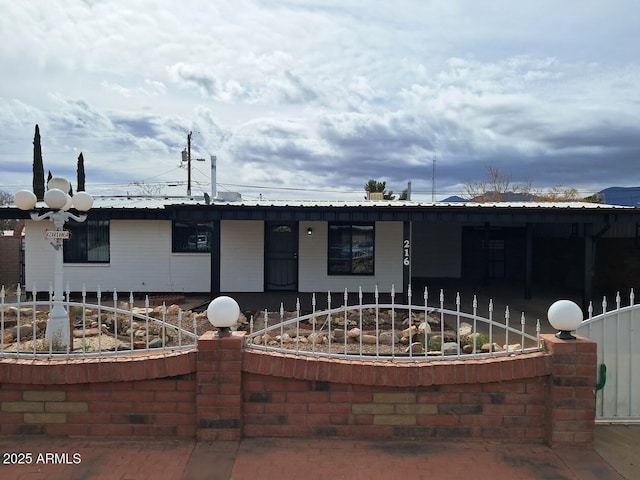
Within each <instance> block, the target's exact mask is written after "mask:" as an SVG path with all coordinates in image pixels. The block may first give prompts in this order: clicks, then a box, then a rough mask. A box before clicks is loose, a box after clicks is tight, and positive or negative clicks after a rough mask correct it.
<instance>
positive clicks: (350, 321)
mask: <svg viewBox="0 0 640 480" xmlns="http://www.w3.org/2000/svg"><path fill="white" fill-rule="evenodd" d="M352 296H353V295H352ZM380 296H381V295H380V294H379V292H378V289H377V288H376V289H375V292H374V299H375V302H374V303H367V304H365V303H364V302H363V293H362V288H360V289H359V290H358V294H357V297H358V303H356V304H353V305H349V297H350V296H349V292H348V291H347V290H346V289H345V291H344V294H343V301H344V302H343V304H342V305H341V306H339V307H333V308H332V307H331V297H332V295H331V292H328V293H327V309H325V310H320V311H319V310H317V309H316V305H317V303H316V296H315V294H313V296H312V300H311V312H310V313H306V314H303V313H302V310H301V305H300V301H299V299H298V300H297V301H296V306H295V312H293V313H291V314H289V313H288V312H285V308H284V305H283V304H281V306H280V311H279V312H277V313H275V317H276V318H275V320H274V323H273V324H270V319H271V316H272V314H270V312H268V311H267V310H265V311H264V312H263V313H262V315H261V317H260V318H258V319H254V318H253V317H252V318H251V321H250V331H249V334H248V335H247V345H248V348H254V349H262V350H271V351H278V352H283V353H294V354H295V355H311V356H330V357H349V358H353V357H360V358H376V359H395V360H405V359H406V360H417V359H426V360H445V359H447V360H450V359H453V358H455V359H465V358H476V357H483V356H498V355H517V354H521V353H528V352H533V351H539V350H540V349H541V342H540V322H539V321H536V323H535V334H532V333H528V332H527V331H526V322H525V315H524V313H522V314H521V316H520V317H519V318H518V320H517V327H515V326H512V320H511V319H510V312H509V307H507V308H506V310H505V312H504V317H503V318H502V319H501V320H496V319H495V318H494V312H493V302H492V301H490V302H489V305H488V312H489V316H488V318H486V317H482V316H480V315H478V302H477V299H476V296H474V298H473V301H472V303H471V306H472V313H465V312H462V311H461V299H460V295H459V294H457V295H456V309H455V310H450V309H446V308H445V307H444V302H445V298H444V291H443V290H441V291H440V294H439V296H438V301H439V304H438V306H430V305H429V292H428V290H427V289H426V288H425V290H424V292H423V295H422V299H423V304H421V305H416V304H413V303H412V291H411V286H410V285H409V286H408V288H407V300H408V301H407V304H398V303H396V301H395V300H396V299H395V296H396V295H395V289H394V288H393V287H392V288H391V294H390V300H389V302H387V303H381V301H380ZM288 316H292V318H287V317H288ZM256 321H258V322H260V323H261V325H260V328H258V329H256V328H255V327H256V325H255V323H256ZM465 323H466V325H464V324H465ZM345 325H346V327H345ZM465 342H467V347H464V346H463V344H464V343H465ZM483 345H484V346H485V350H486V351H482V347H483ZM487 346H488V348H487ZM467 352H468V353H467Z"/></svg>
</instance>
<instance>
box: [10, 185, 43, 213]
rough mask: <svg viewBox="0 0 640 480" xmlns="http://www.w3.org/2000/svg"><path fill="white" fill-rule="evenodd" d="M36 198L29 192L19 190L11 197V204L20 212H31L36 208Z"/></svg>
mask: <svg viewBox="0 0 640 480" xmlns="http://www.w3.org/2000/svg"><path fill="white" fill-rule="evenodd" d="M37 201H38V199H37V197H36V196H35V194H34V193H33V192H30V191H29V190H20V191H19V192H16V194H15V195H14V196H13V203H15V204H16V207H18V208H19V209H20V210H33V209H34V208H35V207H36V202H37Z"/></svg>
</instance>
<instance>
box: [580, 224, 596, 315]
mask: <svg viewBox="0 0 640 480" xmlns="http://www.w3.org/2000/svg"><path fill="white" fill-rule="evenodd" d="M583 235H584V272H583V282H584V283H583V288H582V310H583V311H584V312H586V311H587V308H588V306H589V301H590V300H591V295H592V287H593V285H592V278H593V237H592V236H591V224H590V223H585V224H584V229H583Z"/></svg>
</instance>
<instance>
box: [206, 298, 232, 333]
mask: <svg viewBox="0 0 640 480" xmlns="http://www.w3.org/2000/svg"><path fill="white" fill-rule="evenodd" d="M239 316H240V307H239V306H238V302H236V301H235V300H234V299H233V298H231V297H227V296H221V297H217V298H214V299H213V300H212V301H211V303H209V307H208V308H207V318H208V319H209V322H210V323H211V325H213V326H214V327H216V328H217V329H218V334H219V335H220V336H224V335H229V334H230V332H231V328H230V327H231V326H232V325H234V324H235V323H236V322H237V321H238V317H239Z"/></svg>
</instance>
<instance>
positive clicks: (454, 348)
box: [442, 342, 460, 355]
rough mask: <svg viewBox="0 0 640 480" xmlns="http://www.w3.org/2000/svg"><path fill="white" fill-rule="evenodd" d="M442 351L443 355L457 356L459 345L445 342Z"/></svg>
mask: <svg viewBox="0 0 640 480" xmlns="http://www.w3.org/2000/svg"><path fill="white" fill-rule="evenodd" d="M442 350H443V352H444V354H445V355H457V354H458V353H459V352H460V345H459V344H458V343H457V342H445V343H444V344H443V345H442Z"/></svg>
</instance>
